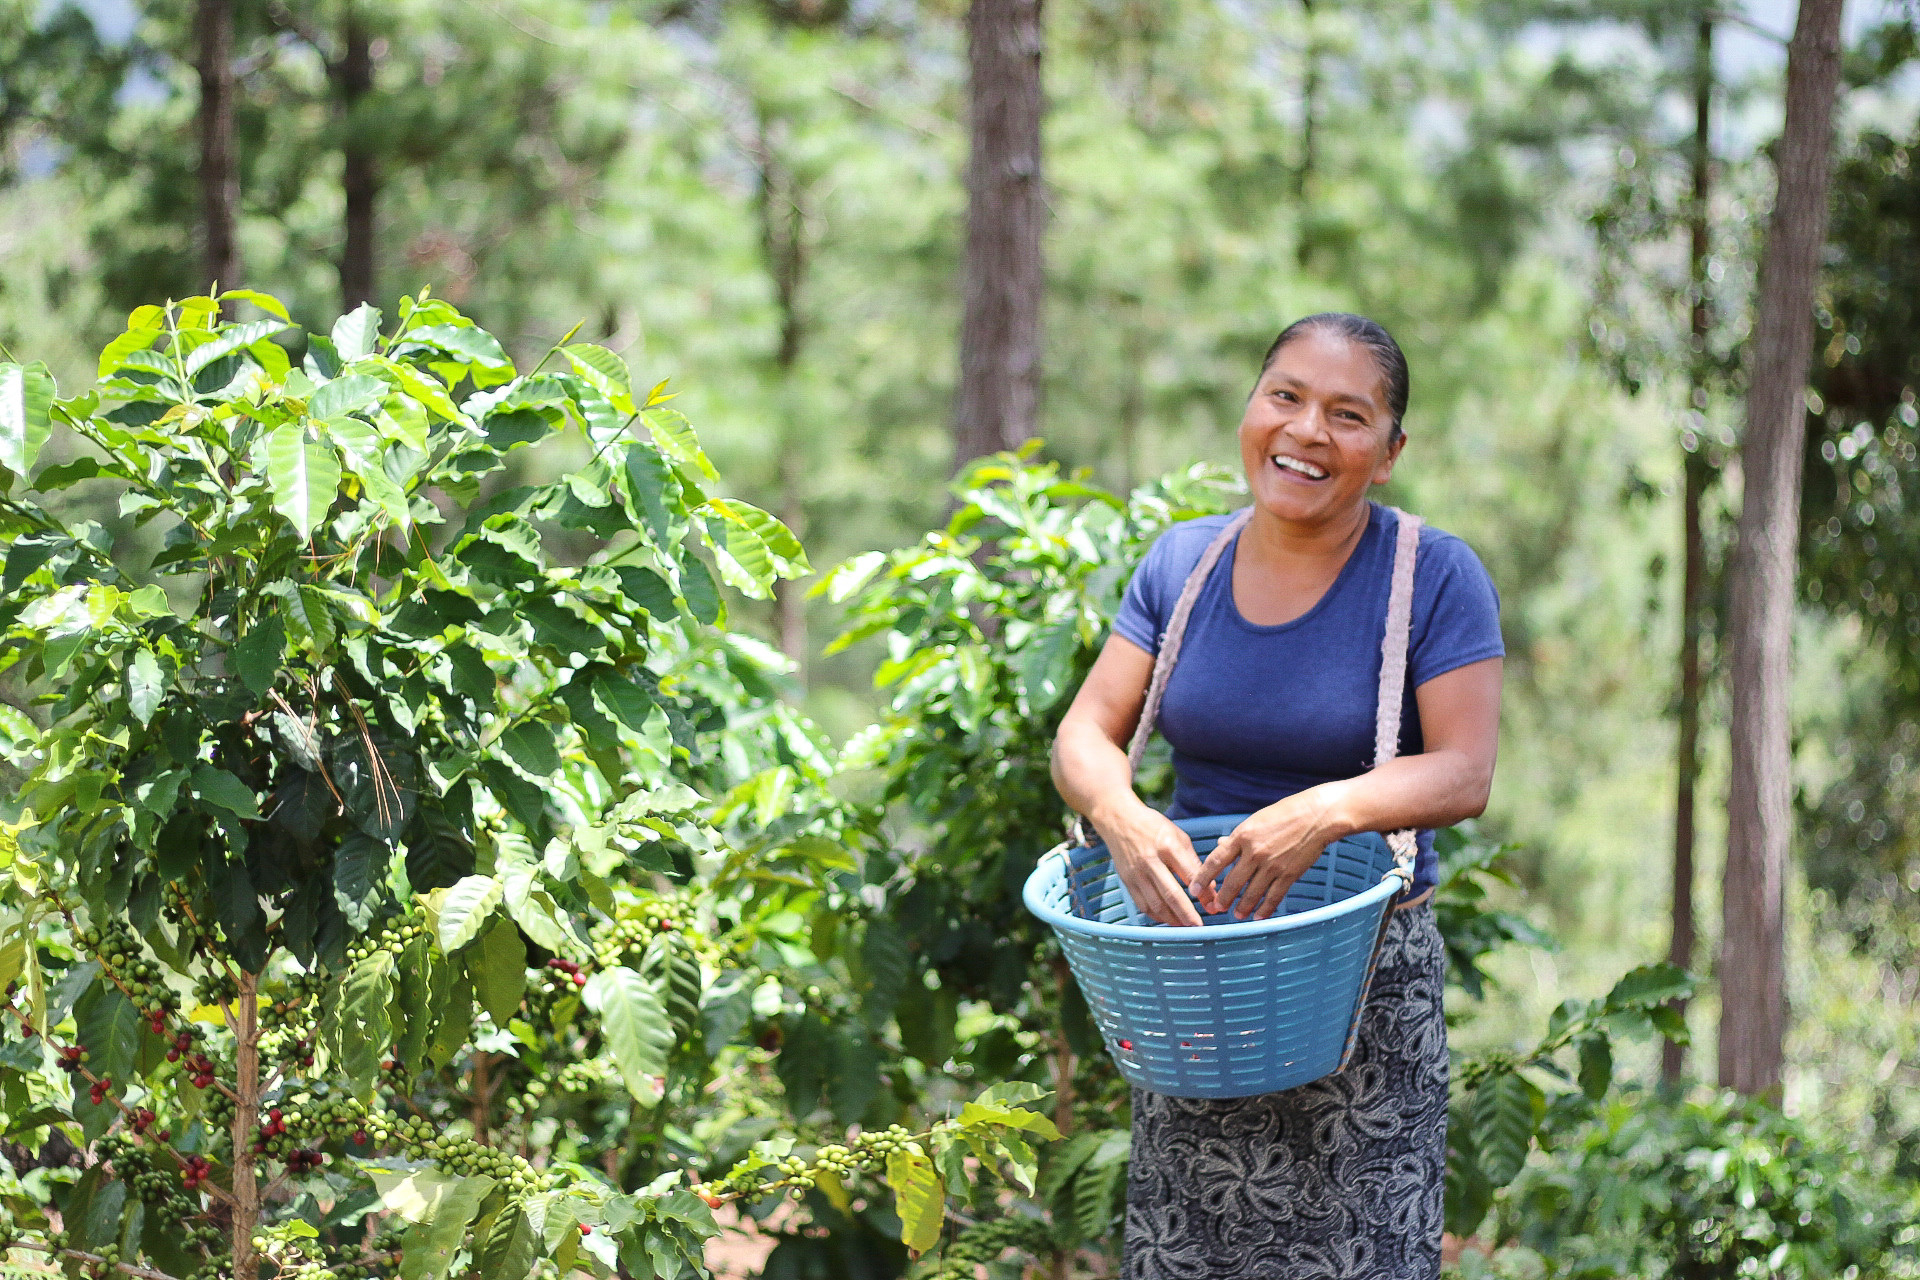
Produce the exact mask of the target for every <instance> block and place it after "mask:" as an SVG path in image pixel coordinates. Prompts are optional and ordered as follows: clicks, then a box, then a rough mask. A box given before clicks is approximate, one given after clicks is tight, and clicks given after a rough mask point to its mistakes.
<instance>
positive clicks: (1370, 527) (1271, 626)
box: [1216, 499, 1386, 636]
mask: <svg viewBox="0 0 1920 1280" xmlns="http://www.w3.org/2000/svg"><path fill="white" fill-rule="evenodd" d="M1385 517H1386V508H1385V507H1383V506H1381V505H1380V504H1379V503H1377V502H1374V501H1373V500H1371V499H1369V500H1368V501H1367V527H1366V529H1364V530H1363V531H1362V532H1361V534H1360V540H1359V541H1358V542H1356V543H1354V544H1353V550H1352V551H1350V552H1348V553H1347V562H1346V563H1345V564H1343V565H1341V566H1340V572H1339V573H1337V574H1335V575H1334V578H1333V581H1332V582H1331V583H1329V584H1328V586H1327V589H1326V590H1325V591H1322V592H1321V593H1320V598H1319V599H1318V600H1315V601H1314V602H1313V604H1312V606H1311V607H1309V608H1308V610H1307V611H1306V612H1305V613H1303V614H1301V615H1300V616H1299V617H1297V618H1289V619H1288V620H1287V621H1285V622H1272V623H1265V622H1254V621H1252V620H1251V619H1249V618H1248V617H1247V615H1246V614H1244V613H1242V612H1240V602H1239V601H1238V600H1235V599H1234V598H1233V566H1234V562H1235V561H1236V560H1237V559H1238V558H1239V555H1240V539H1241V537H1242V536H1243V535H1244V534H1245V533H1246V530H1245V529H1244V528H1243V529H1241V530H1240V532H1239V533H1236V534H1234V535H1233V541H1232V542H1230V543H1228V544H1227V549H1226V552H1225V554H1223V555H1222V556H1221V557H1220V564H1219V565H1218V566H1217V568H1216V573H1217V572H1218V570H1220V569H1224V570H1225V571H1226V572H1225V573H1224V574H1223V575H1220V576H1222V577H1223V578H1224V579H1225V585H1224V586H1223V587H1221V590H1222V591H1224V592H1225V593H1226V597H1227V613H1228V614H1229V615H1230V616H1231V617H1232V618H1233V620H1234V621H1235V622H1237V623H1239V624H1240V626H1242V627H1244V628H1245V629H1246V630H1248V631H1251V632H1253V633H1254V634H1256V635H1263V636H1271V635H1278V634H1279V633H1280V632H1283V631H1290V630H1292V629H1293V628H1294V627H1298V626H1301V625H1304V624H1305V623H1308V622H1311V621H1312V620H1313V619H1314V618H1315V617H1317V616H1318V615H1319V614H1321V613H1322V612H1324V611H1325V610H1326V609H1327V607H1328V605H1329V602H1330V601H1332V600H1333V598H1334V597H1335V596H1337V595H1339V594H1340V589H1341V588H1342V587H1343V586H1344V585H1345V584H1346V581H1347V578H1348V577H1349V576H1350V575H1351V574H1352V573H1353V572H1354V568H1353V565H1354V562H1355V561H1356V560H1358V559H1360V553H1361V552H1362V551H1364V550H1366V548H1367V544H1368V543H1369V542H1371V541H1372V540H1373V538H1374V536H1375V534H1376V533H1377V532H1378V531H1379V530H1380V529H1381V528H1383V527H1384V525H1385V523H1386V520H1385Z"/></svg>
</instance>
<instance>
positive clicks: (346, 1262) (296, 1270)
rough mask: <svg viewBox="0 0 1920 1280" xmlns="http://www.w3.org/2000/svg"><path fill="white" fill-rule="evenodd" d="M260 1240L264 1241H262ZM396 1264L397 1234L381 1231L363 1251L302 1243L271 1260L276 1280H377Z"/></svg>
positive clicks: (398, 1234)
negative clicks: (276, 1269)
mask: <svg viewBox="0 0 1920 1280" xmlns="http://www.w3.org/2000/svg"><path fill="white" fill-rule="evenodd" d="M263 1239H264V1237H263ZM399 1261H400V1233H399V1232H398V1231H392V1230H388V1231H382V1232H380V1233H379V1234H377V1235H376V1236H375V1237H374V1238H373V1240H372V1241H370V1242H369V1243H368V1245H367V1247H366V1249H365V1250H364V1251H361V1250H357V1249H328V1248H324V1247H323V1246H321V1245H320V1244H319V1242H318V1241H314V1240H303V1241H301V1242H300V1247H299V1249H298V1250H297V1251H296V1250H289V1251H288V1252H286V1253H284V1254H281V1255H280V1256H278V1257H276V1258H275V1259H274V1262H275V1264H276V1265H277V1266H278V1268H279V1270H278V1277H279V1280H380V1278H381V1277H383V1276H386V1275H388V1274H389V1273H390V1272H391V1270H392V1269H393V1268H394V1267H395V1266H397V1265H398V1264H399Z"/></svg>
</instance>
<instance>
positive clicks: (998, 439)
mask: <svg viewBox="0 0 1920 1280" xmlns="http://www.w3.org/2000/svg"><path fill="white" fill-rule="evenodd" d="M1041 47H1042V37H1041V26H1040V0H972V3H971V4H970V5H969V6H968V9H967V65H968V70H969V73H970V77H969V92H970V96H971V99H972V103H971V110H970V113H969V125H970V128H971V130H972V139H971V151H970V154H969V156H968V160H967V242H966V257H965V261H964V264H963V269H962V270H963V276H964V281H963V289H964V295H965V296H964V311H963V313H962V316H961V320H960V385H959V388H958V392H957V394H956V396H955V403H954V414H953V433H954V460H955V463H956V465H959V466H964V465H965V464H966V463H967V462H968V461H970V460H971V459H973V458H977V457H980V456H982V455H984V454H990V453H995V452H998V451H999V450H1001V449H1011V448H1015V447H1017V446H1018V445H1019V444H1020V443H1021V442H1022V441H1024V440H1027V439H1028V438H1030V437H1031V436H1032V435H1033V434H1034V431H1035V429H1036V426H1037V424H1038V420H1039V410H1040V355H1041V352H1040V303H1041V294H1042V290H1043V288H1044V285H1045V280H1044V277H1043V274H1042V269H1041V233H1042V230H1043V229H1044V226H1045V221H1046V207H1045V203H1044V201H1043V199H1042V197H1043V194H1044V192H1043V187H1042V183H1041V176H1040V113H1041V107H1042V98H1041V92H1040V53H1041Z"/></svg>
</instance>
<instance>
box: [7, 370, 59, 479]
mask: <svg viewBox="0 0 1920 1280" xmlns="http://www.w3.org/2000/svg"><path fill="white" fill-rule="evenodd" d="M53 397H54V383H53V375H52V374H51V373H49V372H48V371H47V366H46V365H44V364H41V363H40V362H38V361H35V362H34V363H32V364H26V365H20V364H0V466H3V467H5V468H6V469H7V470H9V471H11V472H13V474H15V475H17V476H24V475H26V474H27V472H28V471H30V470H32V468H33V462H34V459H36V458H38V457H39V456H40V447H41V446H42V445H44V444H45V443H46V442H47V434H48V432H50V431H51V430H52V429H53Z"/></svg>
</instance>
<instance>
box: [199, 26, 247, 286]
mask: <svg viewBox="0 0 1920 1280" xmlns="http://www.w3.org/2000/svg"><path fill="white" fill-rule="evenodd" d="M193 28H194V42H195V44H196V46H197V54H198V67H197V70H198V71H199V75H200V120H199V123H200V232H201V251H202V252H203V253H204V255H205V257H204V258H203V260H202V264H203V270H204V271H205V273H206V279H207V281H208V283H209V284H219V285H224V286H226V287H227V288H230V289H231V288H235V287H237V286H238V285H239V284H240V244H239V240H238V238H237V237H236V235H235V231H234V224H235V222H236V221H237V219H238V217H239V209H240V173H239V168H238V166H237V165H236V164H235V162H234V154H233V97H234V78H233V2H232V0H198V4H197V5H196V7H195V10H194V23H193Z"/></svg>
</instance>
